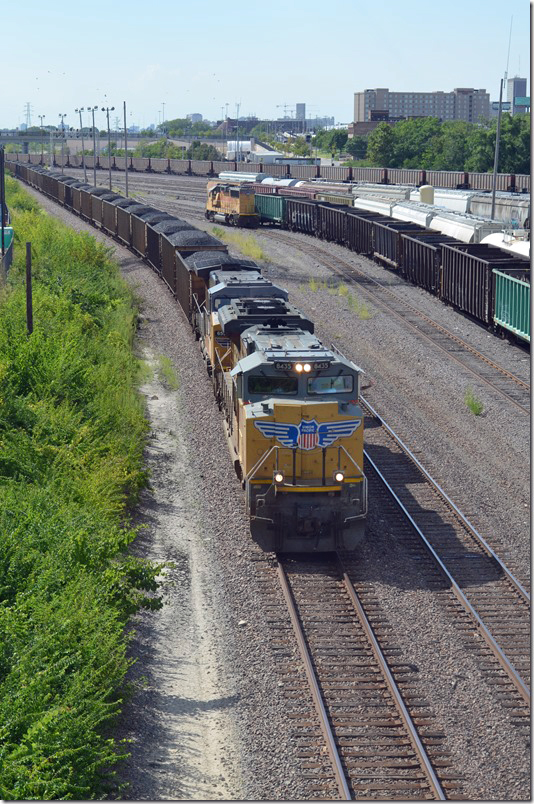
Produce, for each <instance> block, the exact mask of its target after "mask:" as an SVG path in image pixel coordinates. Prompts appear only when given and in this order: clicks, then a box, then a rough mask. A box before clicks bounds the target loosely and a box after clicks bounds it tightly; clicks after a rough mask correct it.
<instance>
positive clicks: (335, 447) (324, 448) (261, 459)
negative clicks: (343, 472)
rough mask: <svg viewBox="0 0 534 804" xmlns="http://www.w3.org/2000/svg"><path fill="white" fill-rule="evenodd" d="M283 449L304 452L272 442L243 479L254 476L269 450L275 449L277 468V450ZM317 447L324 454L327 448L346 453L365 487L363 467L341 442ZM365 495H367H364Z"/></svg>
mask: <svg viewBox="0 0 534 804" xmlns="http://www.w3.org/2000/svg"><path fill="white" fill-rule="evenodd" d="M283 449H286V450H289V451H291V452H297V451H299V450H300V452H304V451H305V450H302V449H301V448H300V447H279V446H278V445H277V444H273V446H272V447H270V448H269V449H268V450H266V451H265V452H264V453H263V455H262V456H261V457H260V458H259V459H258V460H257V461H256V463H255V464H254V466H253V467H252V469H251V470H250V472H248V474H247V475H246V476H245V480H252V478H253V477H254V476H255V475H256V474H257V473H258V471H259V468H260V465H261V464H262V463H263V462H264V461H266V460H267V458H268V457H269V455H270V454H271V452H273V451H276V467H275V468H276V469H277V468H278V452H279V451H280V450H283ZM319 449H322V450H324V452H325V454H326V452H327V451H328V450H337V451H338V453H340V452H344V453H345V455H346V457H347V458H348V459H349V461H350V462H351V463H352V465H353V466H354V467H355V469H356V470H357V472H358V473H359V474H361V476H362V479H363V482H364V486H365V487H366V486H367V478H366V477H365V474H364V472H363V469H362V468H361V466H360V465H359V464H358V463H357V462H356V461H355V460H354V458H353V457H352V455H350V454H349V453H348V452H347V450H346V449H345V447H344V446H342V445H341V444H337V445H336V446H330V447H319ZM310 485H313V483H310ZM323 485H324V487H325V488H328V486H327V484H326V483H325V484H323ZM331 485H339V484H331ZM301 487H302V488H305V485H304V484H301ZM366 496H367V495H366Z"/></svg>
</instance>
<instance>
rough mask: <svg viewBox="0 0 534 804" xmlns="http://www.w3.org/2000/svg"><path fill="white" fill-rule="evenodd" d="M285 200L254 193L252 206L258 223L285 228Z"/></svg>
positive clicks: (282, 197) (279, 197)
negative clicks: (258, 217)
mask: <svg viewBox="0 0 534 804" xmlns="http://www.w3.org/2000/svg"><path fill="white" fill-rule="evenodd" d="M286 205H287V198H286V197H285V196H283V195H278V194H276V195H275V194H273V195H270V194H266V193H256V195H255V196H254V206H255V208H256V212H257V213H258V215H259V216H260V223H266V224H271V226H272V225H277V226H285V220H286Z"/></svg>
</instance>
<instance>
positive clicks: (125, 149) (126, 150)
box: [123, 101, 128, 198]
mask: <svg viewBox="0 0 534 804" xmlns="http://www.w3.org/2000/svg"><path fill="white" fill-rule="evenodd" d="M123 104H124V184H125V188H126V190H125V195H126V198H128V129H127V127H126V101H123Z"/></svg>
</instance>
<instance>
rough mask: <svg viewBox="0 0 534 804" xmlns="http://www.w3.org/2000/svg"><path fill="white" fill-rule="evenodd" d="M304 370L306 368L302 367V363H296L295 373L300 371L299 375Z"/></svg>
mask: <svg viewBox="0 0 534 804" xmlns="http://www.w3.org/2000/svg"><path fill="white" fill-rule="evenodd" d="M303 368H304V366H303V365H302V363H295V371H298V373H299V374H300V373H301V371H302V370H303Z"/></svg>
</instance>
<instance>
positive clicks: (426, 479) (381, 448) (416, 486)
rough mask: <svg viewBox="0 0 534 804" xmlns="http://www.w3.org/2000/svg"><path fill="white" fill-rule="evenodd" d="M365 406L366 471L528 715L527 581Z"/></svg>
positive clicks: (528, 596)
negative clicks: (384, 492)
mask: <svg viewBox="0 0 534 804" xmlns="http://www.w3.org/2000/svg"><path fill="white" fill-rule="evenodd" d="M361 402H362V404H363V406H364V408H366V409H367V416H366V418H367V421H366V428H365V432H366V450H365V458H366V461H367V464H368V467H370V468H371V469H372V472H373V473H374V475H375V476H376V477H377V478H379V479H380V481H381V482H382V484H383V485H384V486H385V487H386V488H387V490H388V493H389V494H390V495H391V497H392V499H393V500H394V502H395V504H396V505H397V506H399V507H400V508H401V510H402V511H403V513H404V515H405V517H406V518H407V520H408V521H409V524H410V527H409V534H408V535H407V536H406V538H407V540H408V542H410V541H412V543H413V544H414V545H415V543H417V547H416V548H415V549H418V550H419V551H420V548H421V544H424V546H425V548H426V550H427V551H428V552H430V554H431V555H432V558H433V560H434V561H435V562H436V563H437V565H438V567H439V570H440V572H441V573H442V574H443V575H444V577H445V579H446V583H447V584H448V586H449V588H450V590H451V592H452V593H453V594H454V596H455V597H456V599H457V600H458V602H459V603H460V605H461V606H462V607H463V609H464V610H465V611H466V612H467V614H468V615H469V618H470V622H471V625H470V626H469V628H470V630H471V631H476V632H477V633H478V634H479V635H480V636H481V637H482V638H483V639H484V640H485V642H486V644H487V647H488V649H489V650H490V651H491V653H492V654H493V656H494V657H495V659H496V660H497V661H498V663H499V664H500V666H501V667H502V669H503V670H504V672H505V673H506V675H507V677H508V679H509V681H510V682H511V684H512V685H513V687H514V689H515V690H516V693H517V694H518V695H519V703H518V704H517V711H518V715H519V716H522V715H528V707H529V706H530V686H529V685H530V594H529V591H528V588H527V581H526V579H521V578H520V577H519V572H518V571H516V570H514V568H513V567H508V566H506V565H505V564H504V562H503V561H501V559H500V558H499V557H498V555H497V554H496V553H495V552H494V551H493V549H492V548H491V547H490V546H489V545H488V544H487V542H486V540H485V539H484V538H483V537H482V536H481V535H480V534H479V533H478V532H477V531H476V529H475V528H474V527H473V526H472V525H471V523H470V522H469V521H468V519H467V518H466V517H464V516H463V514H462V513H461V512H460V511H459V510H458V508H457V507H456V506H455V504H454V503H453V502H452V500H451V499H450V498H449V497H448V496H447V495H446V494H445V492H444V491H443V490H442V489H441V488H440V487H439V485H438V484H437V483H436V482H435V481H434V480H433V478H432V477H431V476H430V475H429V473H428V472H427V471H426V470H425V469H424V468H423V467H422V466H421V464H420V463H419V461H418V460H417V458H416V457H415V456H414V455H413V454H412V453H411V452H410V450H409V449H408V448H407V447H406V446H405V445H404V444H403V443H402V441H401V440H400V439H399V438H398V437H397V436H396V434H395V433H394V432H393V431H392V430H391V429H390V428H389V427H388V426H387V425H386V424H385V422H384V421H383V420H382V419H381V418H380V417H379V416H378V414H377V413H376V412H375V411H374V410H373V409H372V408H371V406H370V405H369V404H368V403H367V402H365V400H364V399H362V400H361ZM366 473H367V474H369V472H368V470H366ZM371 493H372V492H371V489H369V494H371ZM490 670H491V672H492V673H494V669H493V668H490ZM524 707H526V709H525V708H524Z"/></svg>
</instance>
